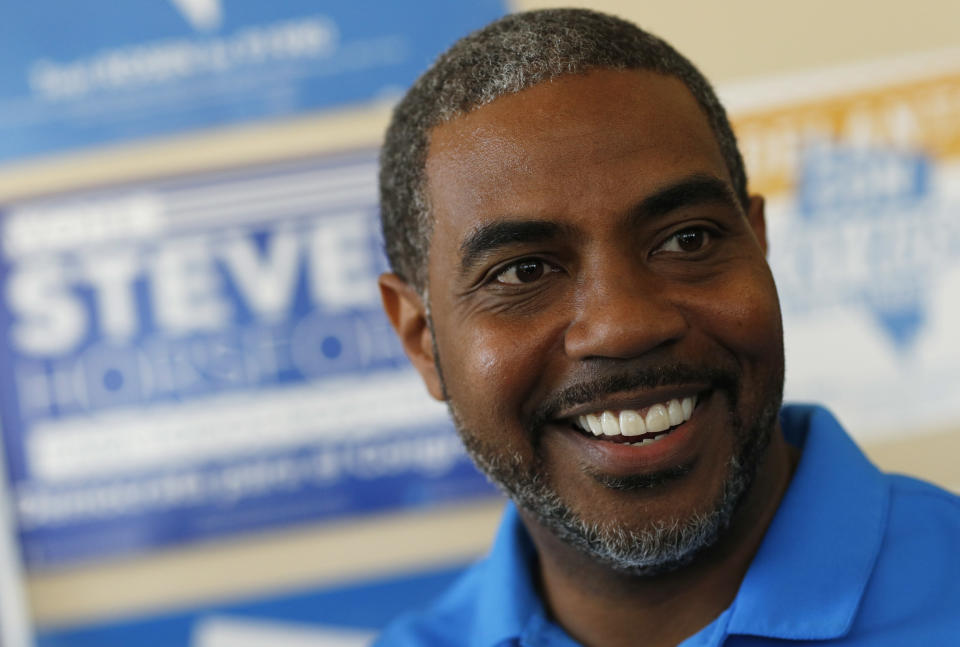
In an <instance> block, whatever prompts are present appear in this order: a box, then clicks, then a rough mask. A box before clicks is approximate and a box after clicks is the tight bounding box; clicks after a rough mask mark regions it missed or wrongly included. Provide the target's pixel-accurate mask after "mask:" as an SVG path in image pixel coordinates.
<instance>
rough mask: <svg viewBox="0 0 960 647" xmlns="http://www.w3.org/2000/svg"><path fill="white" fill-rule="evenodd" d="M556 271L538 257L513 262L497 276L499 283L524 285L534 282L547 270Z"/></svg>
mask: <svg viewBox="0 0 960 647" xmlns="http://www.w3.org/2000/svg"><path fill="white" fill-rule="evenodd" d="M552 271H554V267H553V266H552V265H550V264H549V263H546V262H545V261H541V260H540V259H538V258H525V259H523V260H520V261H517V262H516V263H511V264H510V265H508V266H507V267H505V268H504V269H503V270H502V271H501V272H500V273H499V274H497V276H496V281H497V283H502V284H505V285H523V284H524V283H533V282H534V281H537V280H539V279H541V278H542V277H543V275H544V274H546V273H547V272H552Z"/></svg>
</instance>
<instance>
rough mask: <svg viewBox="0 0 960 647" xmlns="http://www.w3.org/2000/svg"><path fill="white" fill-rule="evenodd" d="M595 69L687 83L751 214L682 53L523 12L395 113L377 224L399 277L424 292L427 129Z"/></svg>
mask: <svg viewBox="0 0 960 647" xmlns="http://www.w3.org/2000/svg"><path fill="white" fill-rule="evenodd" d="M595 69H615V70H649V71H652V72H657V73H659V74H663V75H666V76H672V77H676V78H677V79H679V80H680V81H682V82H683V84H684V85H686V86H687V88H688V89H689V90H690V92H691V94H693V97H694V98H695V99H696V100H697V102H698V103H699V104H700V107H701V108H702V109H703V111H704V113H705V114H706V116H707V119H708V121H709V122H710V127H711V129H712V130H713V133H714V135H715V136H716V138H717V143H718V144H719V146H720V151H721V153H722V154H723V158H724V161H725V163H726V166H727V170H728V172H729V174H730V178H731V181H732V182H733V189H734V191H735V192H736V194H737V197H738V199H739V200H740V202H741V203H742V204H743V206H744V207H746V205H747V203H748V197H747V177H746V172H745V170H744V167H743V158H742V157H741V156H740V151H739V149H738V148H737V141H736V138H735V137H734V134H733V130H732V129H731V127H730V122H729V120H728V119H727V115H726V112H725V111H724V109H723V106H722V105H721V104H720V101H719V100H718V99H717V96H716V94H715V93H714V91H713V88H712V87H711V86H710V83H709V82H708V81H707V79H706V78H704V76H703V75H702V74H701V73H700V71H699V70H697V68H696V67H694V65H693V64H692V63H691V62H690V61H688V60H687V59H686V58H685V57H684V56H683V55H681V54H680V53H679V52H677V51H676V50H675V49H673V47H671V46H670V45H668V44H667V43H666V42H664V41H662V40H661V39H659V38H657V37H656V36H654V35H652V34H649V33H647V32H645V31H643V30H642V29H640V28H639V27H637V26H636V25H634V24H632V23H629V22H627V21H625V20H622V19H620V18H616V17H614V16H609V15H606V14H602V13H597V12H595V11H589V10H586V9H545V10H540V11H530V12H525V13H517V14H512V15H509V16H506V17H504V18H501V19H500V20H497V21H495V22H493V23H491V24H489V25H487V26H486V27H484V28H483V29H480V30H478V31H475V32H473V33H471V34H469V35H468V36H466V37H464V38H462V39H460V40H459V41H457V42H456V43H455V44H454V45H453V46H452V47H450V49H448V50H447V51H446V52H444V53H443V54H442V55H440V57H439V58H438V59H437V60H436V62H434V64H433V65H432V66H431V67H430V69H428V70H427V71H426V72H425V73H424V74H423V75H422V76H421V77H420V78H419V79H417V81H416V83H414V84H413V86H412V87H411V88H410V90H409V91H408V92H407V94H406V95H405V96H404V97H403V99H402V100H401V101H400V103H399V104H397V106H396V108H395V109H394V112H393V119H392V120H391V122H390V126H389V127H388V129H387V133H386V138H385V141H384V144H383V148H382V150H381V152H380V218H381V223H382V225H383V237H384V243H385V247H386V252H387V258H388V259H389V261H390V266H391V268H392V269H393V271H394V272H395V273H396V274H397V275H399V276H400V277H401V278H402V279H403V280H405V281H406V282H407V283H410V284H411V285H413V286H414V287H415V288H416V289H417V290H418V291H419V292H420V293H421V294H423V293H424V290H425V288H426V287H427V257H428V249H429V245H430V234H431V231H432V224H433V221H432V216H431V214H430V208H429V202H428V199H427V194H426V190H427V187H426V159H427V149H428V147H429V143H430V131H431V130H432V129H433V128H434V127H436V126H438V125H440V124H442V123H445V122H447V121H450V120H452V119H454V118H455V117H457V116H460V115H463V114H466V113H467V112H470V111H471V110H474V109H476V108H478V107H480V106H483V105H486V104H488V103H490V102H492V101H494V100H495V99H497V98H498V97H501V96H504V95H507V94H514V93H517V92H520V91H521V90H525V89H527V88H529V87H532V86H534V85H537V84H538V83H542V82H544V81H549V80H551V79H555V78H557V77H560V76H565V75H568V74H585V73H587V72H589V71H591V70H595Z"/></svg>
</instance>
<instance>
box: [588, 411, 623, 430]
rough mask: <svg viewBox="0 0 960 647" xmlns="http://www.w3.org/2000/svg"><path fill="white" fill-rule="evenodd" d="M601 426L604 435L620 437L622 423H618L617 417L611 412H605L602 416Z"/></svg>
mask: <svg viewBox="0 0 960 647" xmlns="http://www.w3.org/2000/svg"><path fill="white" fill-rule="evenodd" d="M600 425H601V426H602V427H603V433H604V434H606V435H607V436H619V435H620V423H619V422H618V421H617V416H615V415H613V413H611V412H610V411H604V412H603V413H602V414H601V415H600ZM594 433H596V432H594Z"/></svg>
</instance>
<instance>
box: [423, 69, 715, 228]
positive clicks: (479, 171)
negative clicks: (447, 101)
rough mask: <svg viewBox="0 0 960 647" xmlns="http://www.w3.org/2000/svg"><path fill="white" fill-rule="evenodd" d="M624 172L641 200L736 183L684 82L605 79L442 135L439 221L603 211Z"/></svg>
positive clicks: (437, 164)
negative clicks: (700, 185)
mask: <svg viewBox="0 0 960 647" xmlns="http://www.w3.org/2000/svg"><path fill="white" fill-rule="evenodd" d="M624 167H627V168H629V169H630V172H631V173H632V175H631V181H632V182H634V183H635V184H636V185H637V187H638V191H639V193H640V194H641V195H638V196H637V198H638V199H639V198H642V197H643V196H642V193H643V190H644V185H647V186H648V188H649V190H651V191H653V190H655V189H657V188H659V187H660V186H662V185H663V184H664V183H666V182H669V181H673V180H675V179H679V178H680V177H681V176H689V175H692V174H698V173H699V174H701V175H714V176H717V177H720V178H721V179H723V180H727V181H728V173H727V169H726V165H725V163H724V159H723V156H722V153H721V152H720V149H719V145H718V144H717V142H716V138H715V136H714V133H713V131H712V130H711V128H710V126H709V123H708V121H707V119H706V116H705V115H704V113H703V111H702V110H701V108H700V106H699V104H698V103H697V102H696V100H695V99H694V98H693V96H692V94H691V93H690V92H689V90H688V89H687V88H686V86H684V85H683V84H682V82H680V81H679V80H677V79H674V78H672V77H666V76H662V75H659V74H656V73H652V72H646V71H632V70H631V71H614V70H601V71H595V72H592V73H590V74H588V75H577V76H573V75H571V76H569V77H563V78H561V79H557V80H555V81H552V82H545V83H542V84H540V85H537V86H534V87H532V88H529V89H527V90H524V91H522V92H520V93H518V94H515V95H510V96H505V97H501V98H500V99H498V100H496V101H494V102H493V103H491V104H488V105H486V106H483V107H481V108H477V109H475V110H473V111H471V112H470V113H467V114H465V115H462V116H460V117H457V118H455V119H453V120H451V121H449V122H447V123H445V124H442V125H440V126H438V127H436V128H435V129H434V130H433V131H432V132H431V142H430V147H429V152H428V156H427V164H426V172H427V173H426V176H427V194H428V196H429V199H430V204H431V211H432V212H433V214H434V216H435V217H436V218H438V219H440V220H441V221H443V222H444V223H446V221H447V220H448V219H453V220H461V221H462V222H461V223H460V225H461V226H458V227H456V229H458V230H460V231H463V229H464V228H472V227H473V226H474V224H473V223H471V222H469V221H470V220H471V218H469V217H468V215H470V214H472V215H473V216H474V217H475V216H477V215H478V214H479V213H480V212H484V213H490V212H491V211H494V212H499V213H500V214H501V215H507V214H510V213H515V214H517V215H520V216H522V217H539V216H542V215H553V214H556V213H557V212H558V210H562V209H564V208H565V207H566V206H567V205H573V204H575V205H577V207H582V208H588V209H589V208H593V207H599V203H600V202H602V201H604V200H605V198H606V194H609V193H610V192H611V191H619V190H620V189H621V188H622V187H620V186H618V183H619V182H620V181H621V180H620V179H618V176H620V177H622V175H623V173H622V172H621V171H622V169H623V168H624ZM671 173H672V174H673V176H672V177H671ZM592 198H593V199H595V200H596V201H597V203H598V204H591V203H590V200H591V199H592ZM446 224H452V223H446Z"/></svg>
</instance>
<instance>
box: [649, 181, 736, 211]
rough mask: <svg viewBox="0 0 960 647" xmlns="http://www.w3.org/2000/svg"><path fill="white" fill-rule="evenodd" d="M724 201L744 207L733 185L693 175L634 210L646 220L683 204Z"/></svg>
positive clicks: (687, 205)
mask: <svg viewBox="0 0 960 647" xmlns="http://www.w3.org/2000/svg"><path fill="white" fill-rule="evenodd" d="M710 203H715V204H723V205H726V206H729V207H732V208H733V209H737V210H740V209H741V208H742V207H741V205H740V201H739V200H737V198H736V196H735V195H734V193H733V189H731V188H730V185H729V184H727V183H726V182H724V181H723V180H721V179H719V178H717V177H713V176H712V175H700V174H698V175H691V176H689V177H687V178H684V179H682V180H680V181H679V182H675V183H673V184H670V185H668V186H666V187H664V188H662V189H660V190H658V191H657V192H656V193H654V194H653V195H651V196H648V197H646V198H644V199H643V201H641V202H640V204H639V205H637V207H636V208H635V209H633V217H634V218H637V219H642V220H646V219H647V218H651V217H656V216H662V215H665V214H668V213H670V212H671V211H673V210H675V209H679V208H681V207H689V206H693V205H698V204H710Z"/></svg>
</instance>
